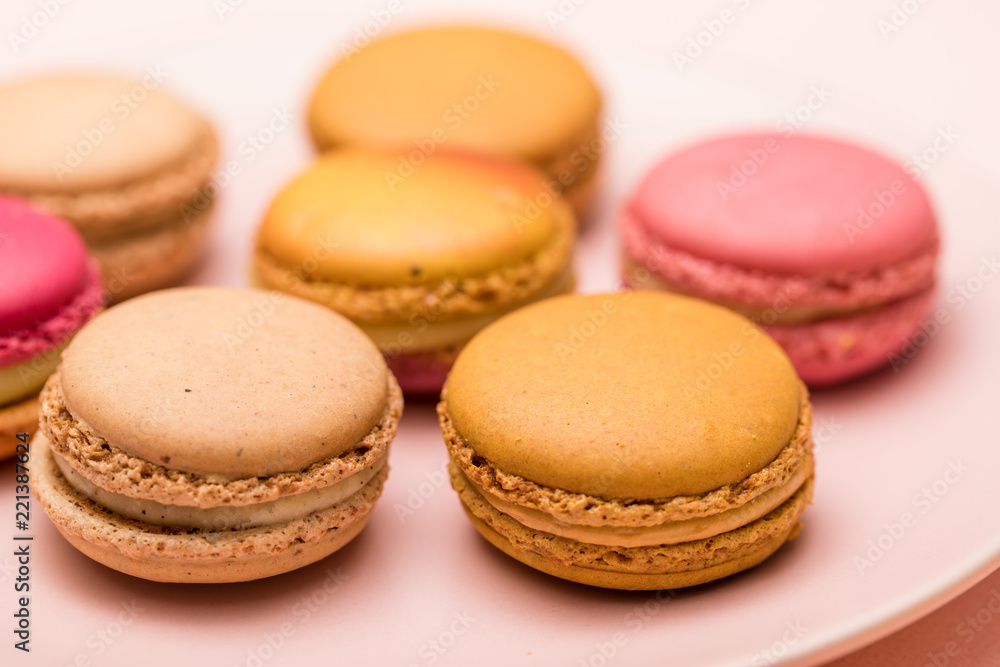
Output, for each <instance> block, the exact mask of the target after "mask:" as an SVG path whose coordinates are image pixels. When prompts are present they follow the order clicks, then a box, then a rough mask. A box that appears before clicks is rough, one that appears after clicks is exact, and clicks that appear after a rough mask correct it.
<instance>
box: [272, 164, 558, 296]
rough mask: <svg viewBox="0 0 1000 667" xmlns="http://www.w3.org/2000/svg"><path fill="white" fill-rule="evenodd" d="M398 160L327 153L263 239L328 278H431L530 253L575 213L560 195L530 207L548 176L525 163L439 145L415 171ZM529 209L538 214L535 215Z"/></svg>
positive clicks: (375, 281) (380, 281)
mask: <svg viewBox="0 0 1000 667" xmlns="http://www.w3.org/2000/svg"><path fill="white" fill-rule="evenodd" d="M398 162H399V159H398V157H396V156H395V155H394V154H392V153H389V152H381V151H377V150H370V149H363V148H351V149H344V150H339V151H332V152H330V153H327V154H325V155H324V156H322V157H321V158H319V159H318V160H317V161H316V162H315V163H314V164H313V165H312V166H311V167H310V168H309V169H307V170H306V171H305V172H304V173H302V174H301V175H299V176H298V177H296V178H295V179H294V180H293V181H292V182H291V183H289V184H288V185H287V186H286V187H285V188H284V189H283V190H282V191H281V193H280V194H279V195H278V196H277V198H276V199H275V200H274V202H273V203H272V205H271V207H270V209H269V210H268V212H267V215H266V216H265V219H264V222H263V223H262V225H261V228H260V231H259V233H258V245H259V246H260V247H261V248H262V249H263V250H264V251H266V252H267V253H269V254H270V255H271V256H273V257H275V258H276V259H278V260H279V261H281V262H283V263H284V264H286V265H288V266H291V267H295V268H296V269H297V271H299V272H302V273H305V274H307V275H311V276H315V277H316V278H318V279H322V280H327V281H333V282H338V283H347V284H353V285H362V286H369V287H371V286H374V287H386V286H399V285H413V284H427V283H434V282H439V281H441V280H444V279H445V278H461V277H465V276H475V275H481V274H484V273H488V272H490V271H492V270H495V269H498V268H501V267H504V266H507V265H509V264H513V263H517V262H520V261H523V260H525V259H526V258H528V257H529V256H531V255H532V254H533V253H535V252H537V251H538V250H539V249H541V248H542V247H543V246H545V245H546V244H548V243H550V242H551V240H552V238H553V236H554V235H555V234H557V233H561V232H563V229H564V227H565V226H566V225H565V224H564V223H562V222H561V220H560V216H563V217H566V216H571V213H569V210H568V208H567V207H565V205H563V204H562V203H561V202H558V201H556V202H553V203H552V205H551V206H549V207H546V208H541V209H531V208H529V205H530V204H531V203H532V202H533V198H534V197H535V196H537V195H538V194H539V193H540V192H542V176H541V175H540V174H539V173H538V172H536V171H534V170H533V169H531V168H529V167H526V166H524V165H520V164H518V163H514V162H508V161H505V160H495V159H491V158H486V157H481V156H475V155H472V154H467V153H439V154H436V155H433V156H431V157H429V158H428V159H427V161H426V162H425V163H424V164H422V165H421V166H420V167H418V168H417V169H415V171H414V172H413V174H412V175H410V176H408V177H407V178H405V179H402V180H401V181H399V182H396V181H394V180H392V179H387V174H393V173H395V170H396V169H397V167H398ZM549 201H551V198H550V199H549ZM531 210H539V213H538V214H537V215H535V216H533V217H531V218H530V219H529V218H527V217H526V213H525V212H526V211H531Z"/></svg>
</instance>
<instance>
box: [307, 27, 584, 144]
mask: <svg viewBox="0 0 1000 667" xmlns="http://www.w3.org/2000/svg"><path fill="white" fill-rule="evenodd" d="M430 73H433V75H430ZM600 106H601V98H600V94H599V92H598V90H597V88H596V86H595V85H594V83H593V81H592V80H591V79H590V76H589V75H588V73H587V72H586V70H584V69H583V67H582V66H581V65H580V63H579V62H578V61H577V60H576V59H575V58H574V57H573V56H572V55H570V54H569V53H567V52H566V51H564V50H562V49H561V48H559V47H558V46H555V45H553V44H550V43H548V42H545V41H542V40H539V39H536V38H534V37H531V36H528V35H523V34H518V33H515V32H509V31H504V30H497V29H492V28H485V27H471V26H470V27H464V26H448V27H433V28H423V29H419V30H412V31H407V32H400V33H397V34H393V35H390V36H387V37H382V38H379V39H376V40H373V41H372V42H371V44H369V45H367V46H365V48H363V49H362V50H361V51H360V52H359V53H354V54H352V55H351V56H350V57H347V58H342V59H340V60H338V61H337V62H336V63H335V64H334V65H333V67H331V68H330V69H329V70H328V71H327V72H326V74H325V75H324V76H323V78H322V80H321V81H320V83H319V85H318V87H317V88H316V91H315V92H314V93H313V97H312V100H311V102H310V105H309V125H310V129H311V130H312V135H313V139H314V141H315V142H316V144H317V145H318V146H319V147H320V148H321V149H327V148H330V147H335V146H339V145H344V144H369V145H376V146H387V147H390V148H397V147H402V148H405V149H406V150H407V151H409V150H417V149H418V146H417V145H416V144H415V143H414V142H415V141H419V142H421V143H422V144H423V145H426V146H431V147H434V148H438V147H439V144H443V145H444V146H447V147H449V148H469V149H474V150H477V151H483V152H487V153H493V154H498V155H506V156H509V157H515V158H522V159H527V160H532V161H537V162H544V161H545V159H547V158H549V159H551V158H554V157H557V156H558V155H559V154H561V153H564V152H567V149H568V151H572V150H574V149H575V148H578V146H576V145H574V143H576V144H579V143H580V142H581V141H583V140H584V139H585V138H587V137H588V135H589V134H591V133H592V132H593V126H594V125H595V123H596V119H597V115H598V113H599V111H600ZM423 152H424V153H426V152H428V149H426V148H425V149H423Z"/></svg>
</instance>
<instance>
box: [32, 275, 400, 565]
mask: <svg viewBox="0 0 1000 667" xmlns="http://www.w3.org/2000/svg"><path fill="white" fill-rule="evenodd" d="M40 401H41V409H40V413H41V424H40V431H39V435H38V436H37V437H36V439H35V441H34V442H33V443H32V454H33V457H34V458H33V460H34V462H35V467H34V476H33V478H32V486H33V490H34V493H35V495H36V496H37V498H38V500H39V502H40V504H41V506H42V508H43V509H44V510H45V512H46V513H47V514H48V515H49V517H50V518H51V519H52V521H53V522H54V523H55V525H56V527H57V528H58V529H59V531H60V532H61V533H62V534H63V535H64V536H65V537H66V539H68V540H69V542H70V543H71V544H72V545H73V546H75V547H76V548H77V549H79V550H80V551H81V552H83V553H84V554H86V555H87V556H89V557H91V558H93V559H94V560H96V561H98V562H101V563H103V564H105V565H107V566H109V567H111V568H114V569H116V570H119V571H122V572H125V573H127V574H131V575H134V576H137V577H142V578H145V579H151V580H155V581H169V582H198V583H215V582H232V581H246V580H251V579H259V578H261V577H267V576H271V575H275V574H280V573H282V572H287V571H289V570H292V569H295V568H298V567H301V566H303V565H307V564H309V563H312V562H314V561H316V560H319V559H321V558H324V557H326V556H328V555H329V554H331V553H333V552H334V551H336V550H337V549H339V548H340V547H342V546H343V545H344V544H346V543H347V542H349V541H350V540H351V539H352V538H353V537H354V536H355V535H357V534H358V532H360V530H361V529H362V528H363V527H364V525H365V523H366V522H367V521H368V518H369V516H370V514H371V511H372V507H373V505H374V503H375V501H376V500H377V499H378V497H379V495H380V493H381V491H382V484H383V482H384V481H385V478H386V475H387V473H388V466H387V464H386V461H387V451H388V447H389V444H390V442H391V441H392V439H393V437H394V435H395V432H396V426H397V423H398V420H399V417H400V415H401V413H402V409H403V401H402V394H401V392H400V390H399V387H398V385H397V384H396V381H395V379H394V378H393V376H392V374H391V373H390V372H389V371H388V369H387V368H386V366H385V363H384V361H383V360H382V356H381V354H379V352H378V349H377V348H376V347H375V346H374V344H372V343H371V341H369V340H368V338H367V337H366V336H365V335H364V334H363V333H362V332H361V331H360V330H359V329H358V328H357V327H355V326H354V325H353V324H351V323H350V322H349V321H348V320H346V319H345V318H343V317H341V316H340V315H337V314H336V313H333V312H332V311H330V310H329V309H326V308H323V307H321V306H317V305H313V304H310V303H308V302H305V301H302V300H299V299H296V298H294V297H287V296H284V295H281V294H277V293H271V292H264V291H257V290H238V289H227V288H207V287H204V288H178V289H172V290H167V291H161V292H156V293H154V294H149V295H146V296H143V297H140V298H137V299H134V300H131V301H129V302H127V303H125V304H121V305H119V306H116V307H114V308H111V309H110V310H108V311H106V312H105V313H103V314H102V315H100V316H98V317H97V318H95V319H94V320H93V321H91V322H90V323H89V324H88V325H87V326H86V327H84V328H83V329H82V330H81V331H80V332H79V334H78V335H77V337H76V338H74V340H73V342H72V343H71V344H70V345H69V346H68V347H67V348H66V350H65V352H64V354H63V361H62V363H61V365H60V367H59V370H58V371H57V372H56V373H55V374H54V375H53V376H52V377H51V378H50V379H49V381H48V383H47V384H46V386H45V388H44V389H43V390H42V395H41V399H40Z"/></svg>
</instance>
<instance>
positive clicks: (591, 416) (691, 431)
mask: <svg viewBox="0 0 1000 667" xmlns="http://www.w3.org/2000/svg"><path fill="white" fill-rule="evenodd" d="M446 391H447V395H448V409H449V413H450V417H451V420H452V422H453V424H454V426H455V429H456V430H457V431H458V433H459V434H460V435H461V436H462V437H463V438H464V439H465V441H466V442H468V444H469V446H471V447H472V448H473V449H474V450H475V451H476V452H477V453H478V454H479V455H481V456H482V457H483V458H485V459H487V460H488V461H490V462H491V463H492V464H494V465H495V466H497V467H498V468H500V469H502V470H504V471H505V472H508V473H512V474H515V475H519V476H521V477H524V478H526V479H528V480H531V481H533V482H536V483H538V484H543V485H547V486H550V487H553V488H557V489H563V490H566V491H569V492H575V493H584V494H589V495H594V496H600V497H604V498H647V499H651V498H670V497H674V496H679V495H687V494H692V495H693V494H701V493H706V492H708V491H711V490H713V489H716V488H719V487H721V486H724V485H727V484H731V483H735V482H738V481H740V480H743V479H745V478H746V477H747V476H748V475H750V474H751V473H754V472H756V471H757V470H760V469H762V468H763V467H764V466H766V465H767V464H769V463H770V462H771V461H772V460H774V459H775V457H776V456H777V455H778V453H779V452H780V451H781V450H782V449H783V448H784V447H785V446H786V445H788V443H789V441H790V438H791V436H792V434H793V432H794V431H795V429H796V426H797V424H798V420H799V407H800V400H801V394H800V391H801V389H800V384H799V380H798V377H797V376H796V374H795V371H794V369H793V368H792V365H791V363H790V362H789V361H788V358H787V357H786V356H785V354H784V352H782V350H781V348H780V347H778V345H777V344H775V343H774V342H773V341H772V340H771V339H770V338H769V337H767V336H766V335H765V334H763V333H762V332H761V331H760V330H759V329H758V328H757V327H756V326H754V325H753V324H751V323H750V322H749V321H748V320H746V319H744V318H743V317H741V316H739V315H736V314H734V313H732V312H730V311H728V310H726V309H724V308H722V307H719V306H714V305H711V304H708V303H705V302H702V301H698V300H695V299H690V298H686V297H681V296H676V295H668V294H662V293H656V292H643V291H636V292H625V293H619V294H612V295H589V296H578V295H575V296H565V297H557V298H554V299H549V300H546V301H543V302H540V303H538V304H534V305H532V306H528V307H526V308H523V309H521V310H518V311H516V312H514V313H512V314H510V315H508V316H506V317H504V318H502V319H501V320H499V321H497V322H495V323H494V324H492V325H491V326H489V327H487V328H486V329H484V330H483V331H482V332H480V333H479V334H478V335H477V336H476V337H475V338H473V339H472V341H471V342H470V343H469V344H468V345H467V346H466V347H465V348H464V349H463V351H462V352H461V354H460V355H459V357H458V360H457V361H456V363H455V365H454V367H453V368H452V371H451V374H450V375H449V378H448V382H447V388H446Z"/></svg>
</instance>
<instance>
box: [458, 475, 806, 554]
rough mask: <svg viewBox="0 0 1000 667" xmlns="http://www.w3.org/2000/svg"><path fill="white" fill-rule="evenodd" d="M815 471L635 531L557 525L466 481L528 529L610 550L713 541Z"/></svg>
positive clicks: (777, 501) (776, 503) (754, 517)
mask: <svg viewBox="0 0 1000 667" xmlns="http://www.w3.org/2000/svg"><path fill="white" fill-rule="evenodd" d="M812 469H813V464H812V458H811V457H810V458H809V460H808V461H804V462H803V465H800V466H799V467H798V469H797V470H796V471H795V472H794V473H793V474H792V476H791V477H790V478H789V479H788V481H787V482H785V483H784V484H783V485H781V486H778V487H774V488H772V489H769V490H768V491H766V492H764V493H762V494H761V495H759V496H757V497H756V498H754V499H753V500H751V501H749V502H747V503H745V504H744V505H741V506H740V507H737V508H735V509H731V510H726V511H725V512H721V513H720V514H716V515H713V516H706V517H699V518H696V519H688V520H686V521H670V522H667V523H663V524H660V525H658V526H638V527H634V528H633V527H625V526H583V525H575V524H569V523H565V522H562V521H558V520H556V519H554V518H552V516H551V515H549V514H546V513H545V512H542V511H541V510H536V509H532V508H530V507H521V506H519V505H514V504H513V503H510V502H507V501H506V500H503V499H501V498H498V497H497V496H495V495H493V494H492V493H490V492H489V491H487V490H486V489H484V488H482V487H481V486H479V485H478V484H476V483H475V482H474V481H472V480H471V479H468V477H466V479H467V480H468V482H469V484H471V485H472V486H473V488H475V489H476V490H477V491H479V495H481V496H482V497H483V498H484V499H485V500H486V502H488V503H489V504H490V505H492V506H493V507H494V508H496V509H497V511H499V512H502V513H503V514H506V515H507V516H509V517H511V518H513V519H515V520H516V521H518V522H519V523H521V524H523V525H525V526H527V527H528V528H533V529H535V530H541V531H544V532H546V533H551V534H553V535H558V536H559V537H565V538H569V539H571V540H576V541H577V542H585V543H588V544H600V545H603V546H608V547H651V546H658V545H661V544H681V543H682V542H690V541H692V540H701V539H705V538H708V537H714V536H716V535H721V534H722V533H727V532H729V531H731V530H736V529H737V528H739V527H741V526H745V525H747V524H748V523H751V522H753V521H756V520H757V519H759V518H761V517H762V516H765V515H766V514H768V513H770V512H771V511H772V510H773V509H775V508H776V507H778V506H779V505H781V504H782V503H783V502H785V501H786V500H788V499H789V498H791V497H792V495H794V494H795V492H796V491H798V490H799V487H801V486H802V484H804V483H805V481H806V480H807V479H808V478H809V476H810V475H811V474H812Z"/></svg>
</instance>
